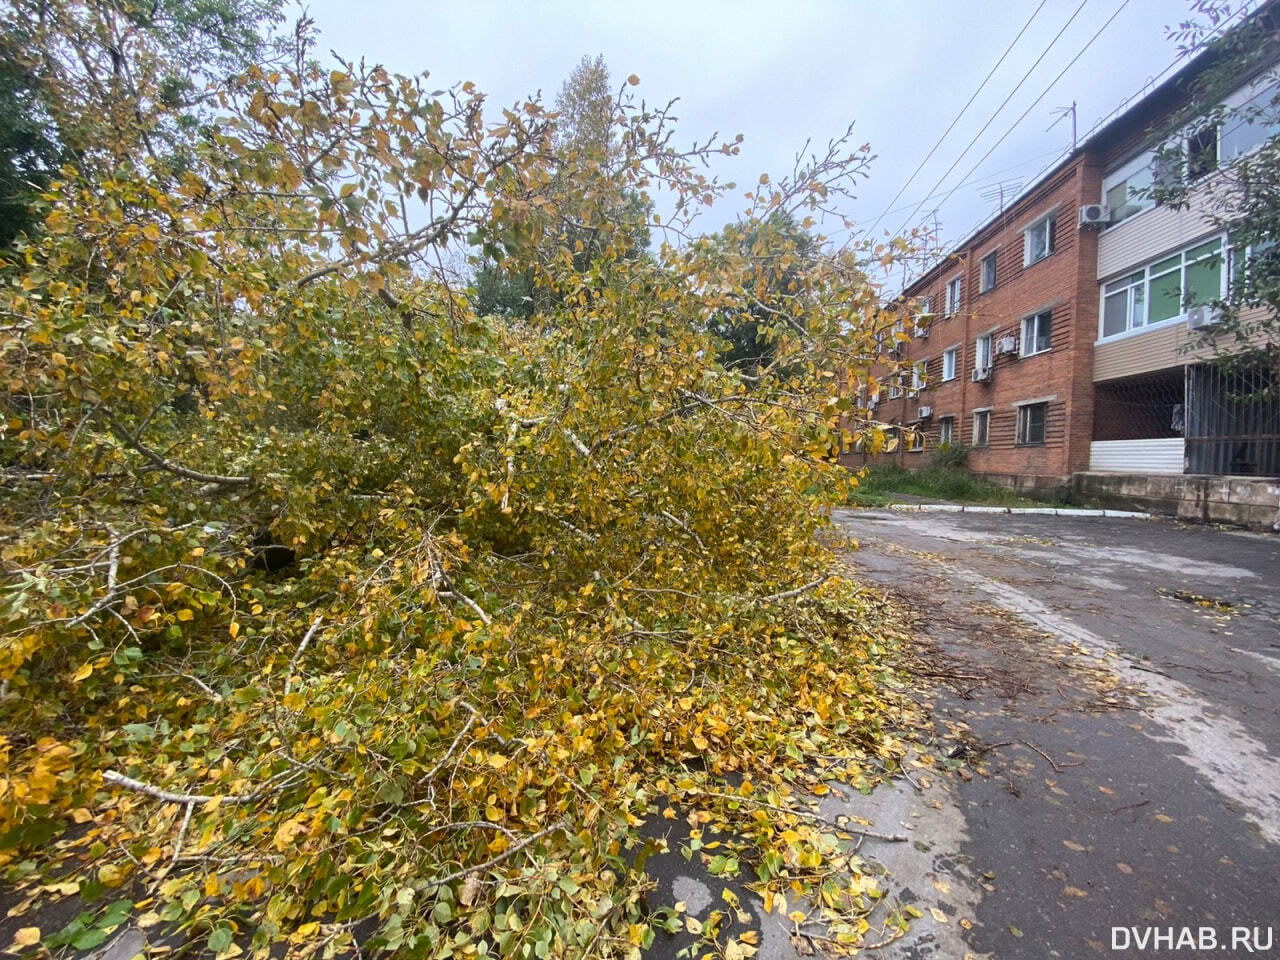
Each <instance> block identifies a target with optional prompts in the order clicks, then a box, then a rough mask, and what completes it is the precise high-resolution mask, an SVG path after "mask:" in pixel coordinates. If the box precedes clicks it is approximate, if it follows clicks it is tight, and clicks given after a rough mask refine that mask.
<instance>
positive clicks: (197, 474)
mask: <svg viewBox="0 0 1280 960" xmlns="http://www.w3.org/2000/svg"><path fill="white" fill-rule="evenodd" d="M102 412H103V415H104V416H105V417H106V418H107V422H108V423H109V424H110V425H111V432H112V433H114V434H115V435H116V436H117V437H119V438H120V439H121V440H123V441H124V442H125V443H127V444H128V445H129V446H131V447H133V449H134V450H137V451H138V452H139V453H140V454H142V455H143V456H144V457H146V458H147V459H148V460H150V461H151V462H152V463H154V464H155V465H156V466H157V467H159V468H160V469H162V470H168V471H169V472H170V473H174V474H177V475H178V476H180V477H185V478H186V479H188V480H197V481H199V482H200V483H212V484H216V485H218V486H220V487H222V486H236V485H243V484H247V483H253V477H236V476H225V475H222V474H217V473H202V472H201V471H199V470H192V469H190V468H189V467H184V466H182V465H181V464H177V463H174V462H173V461H172V460H166V459H165V458H164V457H162V456H160V454H158V453H156V452H155V451H154V450H152V449H151V448H150V447H148V446H146V445H144V444H143V443H142V441H141V440H139V439H138V438H137V437H135V436H134V435H133V434H132V433H130V432H129V431H128V430H127V429H126V428H125V426H124V424H122V423H121V422H120V421H119V420H117V419H116V417H115V415H114V414H113V413H111V411H109V410H103V411H102Z"/></svg>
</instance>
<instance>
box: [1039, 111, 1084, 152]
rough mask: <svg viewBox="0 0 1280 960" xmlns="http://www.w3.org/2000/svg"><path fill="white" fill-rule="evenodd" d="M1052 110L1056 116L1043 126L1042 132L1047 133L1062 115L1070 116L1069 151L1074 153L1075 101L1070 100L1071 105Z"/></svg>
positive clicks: (1059, 120) (1058, 121)
mask: <svg viewBox="0 0 1280 960" xmlns="http://www.w3.org/2000/svg"><path fill="white" fill-rule="evenodd" d="M1054 112H1055V113H1056V114H1057V116H1056V117H1055V118H1054V121H1053V123H1051V124H1049V125H1048V126H1047V127H1045V128H1044V132H1045V133H1048V132H1049V131H1050V130H1052V129H1053V128H1054V127H1056V126H1057V125H1058V124H1059V123H1060V122H1061V121H1062V118H1063V117H1066V116H1070V117H1071V152H1072V153H1075V152H1076V102H1075V101H1074V100H1072V101H1071V106H1069V107H1058V109H1057V110H1055V111H1054Z"/></svg>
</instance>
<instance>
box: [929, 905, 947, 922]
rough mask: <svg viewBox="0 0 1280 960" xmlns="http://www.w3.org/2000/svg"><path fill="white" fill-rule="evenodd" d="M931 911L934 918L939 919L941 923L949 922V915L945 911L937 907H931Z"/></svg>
mask: <svg viewBox="0 0 1280 960" xmlns="http://www.w3.org/2000/svg"><path fill="white" fill-rule="evenodd" d="M929 912H930V913H931V914H933V919H935V920H937V921H938V922H939V923H947V922H948V921H947V915H946V914H945V913H943V912H942V911H941V910H939V909H938V908H937V907H930V908H929Z"/></svg>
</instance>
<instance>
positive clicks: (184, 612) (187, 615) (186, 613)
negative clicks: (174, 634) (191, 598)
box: [178, 607, 195, 620]
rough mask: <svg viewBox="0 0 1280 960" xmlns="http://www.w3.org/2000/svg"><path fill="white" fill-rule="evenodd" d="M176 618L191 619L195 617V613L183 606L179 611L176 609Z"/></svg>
mask: <svg viewBox="0 0 1280 960" xmlns="http://www.w3.org/2000/svg"><path fill="white" fill-rule="evenodd" d="M178 619H179V620H193V619H195V614H194V613H192V612H191V611H190V610H188V609H186V608H185V607H184V608H183V609H181V610H179V611H178Z"/></svg>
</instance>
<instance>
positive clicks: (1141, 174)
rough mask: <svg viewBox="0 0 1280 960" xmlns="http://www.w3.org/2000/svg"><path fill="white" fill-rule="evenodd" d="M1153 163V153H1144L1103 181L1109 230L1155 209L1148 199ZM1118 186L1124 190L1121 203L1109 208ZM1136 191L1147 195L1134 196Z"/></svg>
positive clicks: (1153, 172)
mask: <svg viewBox="0 0 1280 960" xmlns="http://www.w3.org/2000/svg"><path fill="white" fill-rule="evenodd" d="M1155 162H1156V155H1155V151H1153V150H1144V151H1143V152H1142V153H1140V154H1138V155H1137V156H1136V157H1134V158H1132V159H1131V160H1129V161H1127V162H1126V163H1124V164H1123V165H1122V166H1120V167H1119V168H1117V169H1116V170H1113V171H1112V172H1111V173H1109V174H1107V176H1105V177H1103V178H1102V202H1103V203H1105V204H1106V205H1107V206H1108V207H1109V208H1110V213H1109V216H1108V219H1107V229H1108V230H1109V229H1111V228H1112V227H1115V226H1119V225H1120V224H1122V223H1124V222H1125V221H1126V220H1128V219H1130V218H1131V217H1136V216H1137V215H1138V214H1140V213H1146V212H1147V211H1148V210H1151V209H1153V208H1154V207H1155V205H1156V202H1155V200H1154V199H1152V197H1151V196H1150V195H1149V191H1150V189H1151V188H1152V187H1153V186H1154V185H1155V181H1156V170H1155ZM1119 186H1123V187H1124V188H1125V198H1124V203H1123V204H1112V203H1111V199H1110V198H1111V192H1112V191H1113V190H1115V189H1116V187H1119ZM1138 191H1145V192H1147V195H1146V196H1137V197H1135V196H1133V194H1134V193H1136V192H1138ZM1120 211H1124V216H1119V213H1120Z"/></svg>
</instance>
